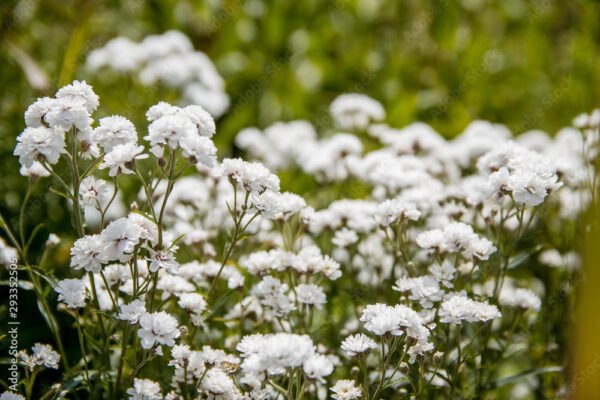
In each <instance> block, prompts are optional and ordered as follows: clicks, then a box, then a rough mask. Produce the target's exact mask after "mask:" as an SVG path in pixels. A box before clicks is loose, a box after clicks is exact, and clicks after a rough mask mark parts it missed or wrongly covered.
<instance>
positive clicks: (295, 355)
mask: <svg viewBox="0 0 600 400" xmlns="http://www.w3.org/2000/svg"><path fill="white" fill-rule="evenodd" d="M236 349H237V350H238V351H239V352H240V353H241V356H242V358H244V361H243V362H242V369H243V370H244V371H246V372H249V373H256V374H260V373H264V372H268V371H272V372H276V371H279V370H280V369H282V368H295V367H299V366H300V365H302V364H303V363H304V361H306V360H308V359H309V358H310V357H312V356H313V355H314V354H315V346H314V344H313V342H312V340H311V339H310V337H309V336H308V335H296V334H293V333H274V334H267V335H261V334H255V335H251V336H245V337H244V338H242V340H241V341H240V342H239V343H238V345H237V347H236Z"/></svg>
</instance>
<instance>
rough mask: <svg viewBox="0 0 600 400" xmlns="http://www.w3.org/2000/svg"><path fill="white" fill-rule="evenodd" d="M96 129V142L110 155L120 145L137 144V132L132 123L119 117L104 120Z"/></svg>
mask: <svg viewBox="0 0 600 400" xmlns="http://www.w3.org/2000/svg"><path fill="white" fill-rule="evenodd" d="M98 123H99V125H98V127H97V128H96V129H94V134H93V137H94V140H95V141H96V143H98V144H99V145H100V146H102V147H103V148H104V151H105V152H107V153H109V152H111V151H112V150H113V149H114V148H115V147H116V146H118V145H120V144H127V143H136V142H137V132H136V130H135V126H134V125H133V123H132V122H131V121H129V120H128V119H127V118H125V117H121V116H119V115H113V116H110V117H105V118H102V119H101V120H100V121H98Z"/></svg>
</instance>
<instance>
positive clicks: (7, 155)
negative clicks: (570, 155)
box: [0, 0, 600, 231]
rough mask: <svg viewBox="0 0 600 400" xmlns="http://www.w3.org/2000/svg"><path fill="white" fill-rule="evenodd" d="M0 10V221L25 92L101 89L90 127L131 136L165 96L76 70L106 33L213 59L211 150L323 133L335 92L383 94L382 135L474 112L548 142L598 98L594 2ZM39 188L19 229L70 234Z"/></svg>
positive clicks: (344, 1) (35, 5) (58, 0)
mask: <svg viewBox="0 0 600 400" xmlns="http://www.w3.org/2000/svg"><path fill="white" fill-rule="evenodd" d="M0 15H1V18H2V26H1V29H2V34H1V37H2V41H1V47H0V57H1V58H2V59H1V60H0V85H1V87H2V96H1V98H0V163H1V164H0V168H1V169H2V172H3V177H2V179H0V210H1V211H2V212H3V213H5V215H9V216H14V215H16V214H17V212H18V207H19V205H20V203H21V200H22V197H23V195H24V193H25V186H26V179H25V178H23V177H20V176H19V175H18V174H17V170H18V163H17V159H16V158H15V157H13V156H11V154H12V151H13V148H14V145H15V138H16V136H17V135H18V134H19V133H20V132H21V131H22V130H23V128H24V122H23V112H24V111H25V109H26V108H27V106H28V105H29V104H30V103H31V102H33V101H34V100H35V99H36V98H37V97H40V96H44V95H53V94H54V92H55V91H56V89H57V87H60V86H61V85H62V84H65V83H69V82H70V81H71V80H72V79H85V80H87V81H88V83H90V84H92V85H93V86H94V89H95V90H96V92H97V93H98V94H99V95H100V101H101V106H100V108H99V110H98V112H97V113H96V115H95V117H96V119H98V118H100V117H102V116H105V115H110V114H114V113H117V114H121V115H124V116H126V117H128V118H130V119H131V120H132V121H134V123H135V124H136V126H137V128H138V131H139V132H141V133H143V132H144V130H145V128H146V124H147V122H146V121H145V118H144V113H145V111H146V109H147V108H148V107H149V106H150V105H152V104H155V103H156V102H158V101H159V100H163V99H164V100H170V101H176V100H177V98H178V92H176V91H173V90H169V89H167V88H162V87H152V88H144V87H143V86H141V85H140V84H139V83H138V82H136V80H135V78H134V76H133V75H119V74H115V73H110V72H106V71H104V72H102V71H101V72H99V73H94V74H92V73H90V71H87V70H86V68H85V58H86V56H87V54H89V52H90V51H91V50H92V49H94V48H98V47H101V46H103V45H104V44H105V43H106V42H107V41H108V40H110V39H112V38H114V37H116V36H119V35H123V36H127V37H129V38H131V39H133V40H141V39H142V38H143V37H145V36H146V35H148V34H157V33H162V32H164V31H166V30H169V29H178V30H181V31H182V32H184V33H185V34H187V35H188V36H189V37H190V38H191V39H192V41H193V43H194V46H195V48H196V49H197V50H202V51H204V52H206V53H207V54H208V55H209V56H210V58H211V59H212V60H213V61H214V62H215V64H216V66H217V68H218V69H219V72H220V73H221V74H222V76H223V77H224V78H225V80H226V85H227V87H226V91H227V92H228V93H229V95H230V96H231V99H232V105H231V110H230V112H228V113H227V114H226V115H225V116H223V117H222V118H220V119H219V121H218V131H217V132H218V134H217V136H216V137H215V140H216V142H217V146H218V147H219V149H220V151H221V153H222V154H228V153H230V152H231V151H232V146H233V145H232V140H233V137H234V135H235V134H236V133H237V132H238V131H239V130H240V129H241V128H243V127H247V126H253V125H256V126H259V127H265V126H267V125H269V124H270V123H272V122H274V121H277V120H291V119H296V118H305V119H309V120H311V121H312V122H313V123H315V125H316V126H317V128H318V130H320V131H325V130H327V129H328V128H329V127H330V126H331V123H330V120H329V118H328V116H327V108H328V105H329V103H330V101H331V100H332V99H333V98H334V97H335V96H337V95H338V94H340V93H343V92H363V93H367V94H369V95H371V96H372V97H374V98H376V99H378V100H380V101H381V102H382V103H383V104H384V106H385V108H386V110H387V113H388V118H387V120H388V122H389V123H390V124H391V125H393V126H397V127H401V126H403V125H406V124H409V123H411V122H414V121H416V120H421V121H424V122H427V123H430V124H431V125H432V126H433V127H434V128H435V129H437V130H438V131H439V132H440V133H442V134H443V135H444V136H446V137H452V136H454V135H456V134H458V133H460V132H461V131H462V129H463V128H464V127H465V126H466V125H467V124H468V123H469V122H470V121H472V120H473V119H488V120H492V121H495V122H501V123H504V124H507V125H508V126H509V127H510V128H511V129H512V130H513V131H514V132H515V133H520V132H523V131H527V130H530V129H534V128H537V129H543V130H546V131H548V132H549V133H554V132H556V131H557V130H558V129H559V128H561V127H562V126H565V125H568V124H569V123H570V121H571V120H572V118H573V117H574V116H575V115H577V114H578V113H580V112H584V111H589V110H591V109H592V108H594V107H596V106H598V104H599V99H600V52H599V48H600V18H599V16H600V2H598V1H593V0H531V1H524V0H503V1H486V0H457V1H449V0H404V1H383V0H336V1H329V2H328V1H322V0H305V1H292V0H278V1H262V0H231V1H229V0H211V1H206V2H201V1H187V0H162V1H144V0H129V1H116V0H113V1H99V0H45V1H41V0H37V1H36V0H20V1H15V0H4V1H2V2H1V4H0ZM45 194H46V193H45V189H44V190H42V189H40V190H38V193H37V197H36V196H35V195H34V202H35V201H36V199H37V200H38V202H37V203H34V205H35V204H37V207H31V206H30V207H29V209H28V215H29V216H30V218H31V220H32V221H34V220H42V219H45V218H47V217H50V218H51V219H52V220H54V222H55V223H56V224H57V226H58V230H59V231H60V230H61V228H60V227H61V226H62V227H63V228H65V230H67V229H68V228H69V227H68V225H69V224H68V218H65V215H66V213H65V211H64V207H61V206H60V204H59V203H58V202H59V201H60V200H58V199H57V196H54V195H50V196H44V195H45ZM39 196H42V197H39ZM44 197H47V198H44ZM61 221H63V222H62V223H61Z"/></svg>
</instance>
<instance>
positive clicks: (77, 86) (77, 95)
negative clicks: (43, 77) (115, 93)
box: [56, 81, 99, 113]
mask: <svg viewBox="0 0 600 400" xmlns="http://www.w3.org/2000/svg"><path fill="white" fill-rule="evenodd" d="M56 98H57V99H63V100H68V101H71V102H73V103H78V104H81V105H82V106H83V107H84V108H85V109H86V110H87V112H89V113H92V112H94V111H95V110H96V108H98V104H99V102H98V96H97V95H96V93H94V90H93V89H92V87H91V86H90V85H88V84H87V83H85V81H73V83H71V84H70V85H66V86H63V87H62V88H60V89H58V92H56Z"/></svg>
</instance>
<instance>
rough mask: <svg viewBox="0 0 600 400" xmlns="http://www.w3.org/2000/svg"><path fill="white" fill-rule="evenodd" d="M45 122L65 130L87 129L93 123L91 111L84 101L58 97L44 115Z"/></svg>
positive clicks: (52, 126)
mask: <svg viewBox="0 0 600 400" xmlns="http://www.w3.org/2000/svg"><path fill="white" fill-rule="evenodd" d="M44 120H45V122H47V123H48V125H49V126H50V127H51V128H56V129H62V130H65V131H68V130H70V129H71V128H76V129H78V130H80V131H83V130H86V129H88V128H89V127H90V124H91V123H92V118H90V114H89V111H88V110H87V109H86V108H85V106H84V105H83V103H80V102H79V101H77V100H75V99H72V98H64V99H57V100H56V101H54V102H53V103H52V108H51V109H50V111H49V112H48V113H47V114H46V116H45V117H44Z"/></svg>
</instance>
